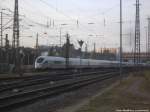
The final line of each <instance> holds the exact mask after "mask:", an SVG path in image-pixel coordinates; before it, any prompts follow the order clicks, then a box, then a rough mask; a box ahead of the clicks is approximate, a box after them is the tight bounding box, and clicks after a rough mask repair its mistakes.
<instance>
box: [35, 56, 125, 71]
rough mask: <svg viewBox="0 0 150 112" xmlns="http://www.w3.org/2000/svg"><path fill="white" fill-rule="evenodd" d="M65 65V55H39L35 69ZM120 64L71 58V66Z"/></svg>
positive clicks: (91, 66)
mask: <svg viewBox="0 0 150 112" xmlns="http://www.w3.org/2000/svg"><path fill="white" fill-rule="evenodd" d="M123 64H124V65H126V64H127V63H123ZM65 65H66V59H65V58H63V57H53V56H39V57H38V58H37V59H36V60H35V69H62V68H65V67H66V66H65ZM118 65H119V62H118V61H108V60H94V59H80V58H69V67H70V68H89V67H90V68H98V67H110V66H113V67H116V66H118Z"/></svg>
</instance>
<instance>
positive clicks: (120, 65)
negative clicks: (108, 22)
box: [119, 0, 122, 81]
mask: <svg viewBox="0 0 150 112" xmlns="http://www.w3.org/2000/svg"><path fill="white" fill-rule="evenodd" d="M119 68H120V81H121V79H122V0H120V64H119Z"/></svg>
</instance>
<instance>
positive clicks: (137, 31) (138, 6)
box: [134, 0, 141, 65]
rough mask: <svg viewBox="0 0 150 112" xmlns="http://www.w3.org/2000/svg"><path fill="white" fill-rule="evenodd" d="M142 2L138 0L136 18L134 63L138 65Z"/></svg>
mask: <svg viewBox="0 0 150 112" xmlns="http://www.w3.org/2000/svg"><path fill="white" fill-rule="evenodd" d="M140 46H141V44H140V3H139V0H136V18H135V46H134V64H135V65H138V64H139V63H140V61H141V59H140V52H141V49H140Z"/></svg>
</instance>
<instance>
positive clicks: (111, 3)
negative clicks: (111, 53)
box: [0, 0, 150, 50]
mask: <svg viewBox="0 0 150 112" xmlns="http://www.w3.org/2000/svg"><path fill="white" fill-rule="evenodd" d="M119 1H120V0H19V12H20V18H21V21H20V25H21V26H20V28H21V36H22V37H21V39H20V41H21V45H23V46H30V47H33V46H34V45H35V38H36V33H37V32H38V33H39V36H40V37H39V40H40V41H39V43H40V45H47V44H59V43H60V42H59V37H58V36H59V31H60V28H61V30H62V35H65V33H66V32H68V33H69V34H70V35H71V42H72V43H74V44H75V45H76V47H79V46H78V44H77V40H79V39H83V40H84V41H85V42H86V43H88V44H89V48H90V49H92V46H93V43H96V45H97V49H98V48H100V47H119ZM135 1H136V0H123V21H124V24H123V34H124V36H123V43H124V45H123V46H124V50H131V48H133V43H134V26H135V24H134V23H135V22H134V21H135ZM140 3H141V7H140V8H141V10H140V17H141V44H142V45H141V47H142V49H143V50H145V40H146V39H145V28H144V27H145V26H147V19H146V18H148V16H149V15H150V12H149V11H150V0H140ZM13 7H14V0H0V8H9V9H11V10H13ZM4 12H5V13H10V12H8V11H4ZM23 15H24V16H23ZM7 21H8V19H5V20H4V23H5V22H7ZM50 21H51V27H49V28H47V27H45V25H46V24H49V25H50ZM53 21H54V27H52V24H53ZM77 21H78V24H77ZM88 23H93V24H88ZM11 24H12V23H10V25H11ZM61 24H67V25H65V26H64V25H61ZM11 32H12V30H5V31H4V34H5V33H9V35H10V36H9V38H10V39H11V38H12V33H11ZM130 33H131V38H130V35H128V34H130ZM89 35H92V36H89ZM26 36H32V38H30V37H26ZM130 41H131V42H130ZM64 42H65V37H63V43H64Z"/></svg>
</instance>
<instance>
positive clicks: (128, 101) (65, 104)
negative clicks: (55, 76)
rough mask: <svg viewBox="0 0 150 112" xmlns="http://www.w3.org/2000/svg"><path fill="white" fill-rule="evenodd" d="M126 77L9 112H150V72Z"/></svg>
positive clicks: (44, 99) (91, 85)
mask: <svg viewBox="0 0 150 112" xmlns="http://www.w3.org/2000/svg"><path fill="white" fill-rule="evenodd" d="M124 76H125V77H124V78H123V79H122V81H121V82H120V80H119V79H120V77H113V78H109V79H107V80H101V81H98V82H95V83H93V84H89V85H88V86H83V87H80V88H77V89H74V90H70V91H67V92H64V93H61V94H60V95H54V96H52V97H47V98H42V99H39V100H37V101H35V102H34V101H33V102H31V104H30V103H28V104H27V105H26V104H25V105H23V106H20V107H18V108H14V109H12V110H10V111H9V112H116V111H121V109H133V110H144V112H145V111H146V112H149V109H150V96H149V93H150V86H149V85H150V71H145V72H143V73H138V74H136V73H130V74H127V73H126V74H124ZM41 94H44V93H43V92H41ZM142 112H143V111H142Z"/></svg>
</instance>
